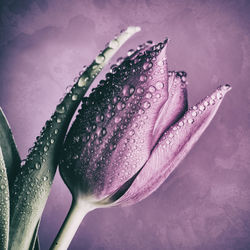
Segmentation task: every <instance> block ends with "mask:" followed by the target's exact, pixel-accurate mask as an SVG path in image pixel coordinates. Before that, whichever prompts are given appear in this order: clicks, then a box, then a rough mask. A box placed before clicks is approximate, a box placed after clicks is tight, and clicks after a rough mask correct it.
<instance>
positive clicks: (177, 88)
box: [151, 71, 188, 148]
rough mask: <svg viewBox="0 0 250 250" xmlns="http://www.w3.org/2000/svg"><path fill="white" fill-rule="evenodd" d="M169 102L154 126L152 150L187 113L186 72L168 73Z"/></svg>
mask: <svg viewBox="0 0 250 250" xmlns="http://www.w3.org/2000/svg"><path fill="white" fill-rule="evenodd" d="M168 75H169V78H168V95H169V96H168V100H167V101H166V103H165V104H164V105H163V106H162V108H161V111H160V112H159V115H158V118H157V120H156V122H155V125H154V130H153V136H152V142H151V145H152V148H153V146H154V145H155V143H156V141H157V140H158V139H159V138H160V136H161V134H162V133H163V131H165V130H166V129H168V128H169V127H170V126H171V125H172V124H173V123H175V122H176V121H177V120H179V119H180V117H182V116H183V114H184V113H185V112H186V111H187V108H188V101H187V89H186V76H187V74H186V73H185V72H181V71H180V72H168Z"/></svg>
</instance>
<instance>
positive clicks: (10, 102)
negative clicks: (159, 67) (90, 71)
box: [0, 0, 250, 250]
mask: <svg viewBox="0 0 250 250" xmlns="http://www.w3.org/2000/svg"><path fill="white" fill-rule="evenodd" d="M0 6H1V20H0V21H1V26H0V27H1V31H0V32H1V34H0V42H1V44H0V78H1V81H0V105H1V106H2V107H3V109H4V111H5V113H6V115H7V117H8V120H9V122H10V124H11V127H12V129H13V133H14V136H15V138H16V142H17V145H18V148H19V150H20V154H21V156H22V157H23V158H24V157H25V155H26V154H27V150H28V148H29V147H30V146H32V144H33V142H34V140H35V137H36V136H37V135H38V134H39V131H40V129H41V127H42V126H43V124H44V122H45V121H46V119H47V118H49V116H50V114H51V113H52V112H53V110H54V108H55V105H56V104H57V103H58V100H59V98H60V97H61V96H62V95H63V93H64V92H65V88H66V86H67V85H69V84H72V82H73V78H74V77H75V76H77V75H78V72H79V71H80V70H81V68H82V66H83V65H85V64H89V63H90V62H91V61H92V60H93V59H94V57H95V56H96V55H97V53H98V52H99V50H101V49H103V48H104V45H105V43H106V42H108V41H109V40H110V39H112V38H113V36H114V35H115V34H116V33H119V31H120V30H121V29H123V28H126V27H127V26H128V25H139V26H141V27H142V31H141V32H140V33H139V34H138V35H136V36H135V37H134V38H132V39H131V40H130V41H129V42H128V43H127V44H126V45H125V46H124V48H123V49H122V50H121V51H120V53H119V55H124V53H126V51H127V50H128V49H130V48H136V46H137V45H138V44H140V43H143V42H145V41H147V40H154V41H161V40H163V39H164V38H165V37H166V36H168V37H169V38H170V39H171V41H170V44H169V48H168V62H169V68H170V69H175V70H185V71H187V72H188V81H189V83H190V84H189V87H188V89H189V103H190V104H191V105H193V104H194V103H196V102H198V101H199V99H200V98H202V97H203V96H205V95H207V94H209V93H210V92H211V91H213V90H214V89H215V88H216V87H217V86H218V85H220V84H224V83H231V84H232V86H233V89H232V91H231V92H230V93H229V94H228V95H227V97H226V98H225V100H224V101H223V103H222V105H221V107H220V109H219V111H218V113H217V115H216V117H215V119H214V120H213V122H212V123H211V125H210V126H209V128H208V129H207V131H206V132H205V134H204V135H203V136H202V138H201V139H200V141H199V142H198V143H197V144H196V145H195V147H194V148H193V149H192V151H191V152H190V154H189V155H188V156H187V157H186V159H185V160H184V161H183V162H182V163H181V164H180V166H179V168H178V169H177V170H176V171H175V172H174V173H173V174H172V175H171V176H170V177H169V178H168V180H167V181H166V182H165V183H164V184H163V185H162V186H161V187H160V188H159V189H158V190H157V191H156V192H155V193H154V194H153V195H151V196H150V197H149V198H147V199H146V200H144V201H142V202H140V203H138V204H136V205H134V206H131V207H125V208H110V209H100V210H96V211H94V212H92V213H90V214H89V215H87V217H86V218H85V220H84V222H83V223H82V225H81V227H80V229H79V230H78V232H77V234H76V237H75V238H74V240H73V242H72V244H71V247H70V248H69V249H72V250H73V249H75V250H77V249H91V250H94V249H95V250H97V249H98V250H101V249H102V250H104V249H117V250H121V249H124V250H125V249H135V250H136V249H144V250H148V249H154V250H156V249H159V250H160V249H169V250H172V249H173V250H174V249H176V250H184V249H185V250H187V249H196V250H198V249H204V250H206V249H228V250H229V249H233V250H235V249H242V250H243V249H250V166H249V163H250V154H249V153H248V150H249V148H250V147H249V146H250V141H249V136H250V128H249V121H250V109H249V107H250V105H249V101H250V80H249V79H250V73H249V72H250V59H249V57H250V15H249V13H250V1H244V0H242V1H236V0H235V1H184V0H183V1H163V0H162V1H159V0H142V1H139V0H137V1H135V0H134V1H132V0H117V1H115V0H113V1H111V0H93V1H80V0H74V1H73V0H72V1H69V0H68V1H67V0H51V1H47V0H36V1H35V0H22V1H20V0H9V1H8V0H1V4H0ZM119 55H117V56H116V58H118V56H119ZM107 70H108V68H107ZM107 70H106V71H107ZM70 200H71V196H70V194H69V192H68V190H67V189H66V187H65V186H64V184H63V183H62V181H61V180H60V177H59V175H58V174H57V176H56V179H55V182H54V184H53V188H52V192H51V195H50V198H49V201H48V203H47V206H46V209H45V212H44V214H43V218H42V222H41V228H40V233H39V234H40V240H41V247H42V249H48V248H49V246H50V244H51V242H52V240H53V238H54V237H55V235H56V233H57V231H58V229H59V227H60V225H61V223H62V221H63V219H64V217H65V215H66V212H67V210H68V208H69V205H70Z"/></svg>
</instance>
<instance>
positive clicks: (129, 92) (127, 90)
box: [122, 85, 135, 97]
mask: <svg viewBox="0 0 250 250" xmlns="http://www.w3.org/2000/svg"><path fill="white" fill-rule="evenodd" d="M134 91H135V88H134V87H131V86H130V85H125V86H124V87H123V90H122V93H123V95H124V96H127V97H129V96H131V95H132V94H133V93H134Z"/></svg>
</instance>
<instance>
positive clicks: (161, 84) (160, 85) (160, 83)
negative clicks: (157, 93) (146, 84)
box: [155, 82, 164, 89]
mask: <svg viewBox="0 0 250 250" xmlns="http://www.w3.org/2000/svg"><path fill="white" fill-rule="evenodd" d="M155 86H156V88H157V89H162V88H163V87H164V84H163V83H162V82H157V83H156V85H155Z"/></svg>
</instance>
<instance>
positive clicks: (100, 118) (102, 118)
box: [96, 114, 104, 123]
mask: <svg viewBox="0 0 250 250" xmlns="http://www.w3.org/2000/svg"><path fill="white" fill-rule="evenodd" d="M103 120H104V115H102V114H101V115H98V116H97V117H96V122H97V123H99V122H102V121H103Z"/></svg>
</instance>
